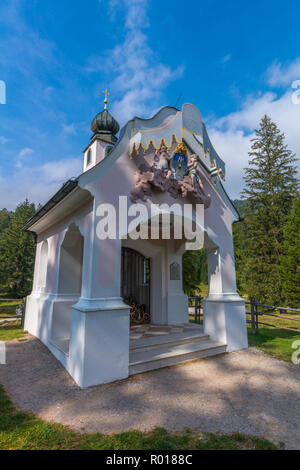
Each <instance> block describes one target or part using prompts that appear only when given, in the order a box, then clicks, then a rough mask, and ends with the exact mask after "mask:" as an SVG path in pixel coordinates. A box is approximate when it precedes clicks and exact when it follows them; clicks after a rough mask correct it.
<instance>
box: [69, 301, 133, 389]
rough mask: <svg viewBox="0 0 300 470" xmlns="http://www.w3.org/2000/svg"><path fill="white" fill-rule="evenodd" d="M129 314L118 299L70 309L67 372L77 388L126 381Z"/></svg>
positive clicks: (81, 304) (76, 305) (124, 305)
mask: <svg viewBox="0 0 300 470" xmlns="http://www.w3.org/2000/svg"><path fill="white" fill-rule="evenodd" d="M129 312H130V307H129V306H128V305H126V304H124V302H123V300H122V299H121V298H119V297H118V298H102V299H79V301H78V302H77V304H75V305H74V306H73V308H72V312H71V336H70V354H69V368H68V371H69V373H70V374H71V375H72V377H73V378H74V380H75V381H76V382H77V384H78V385H79V386H80V387H82V388H85V387H89V386H92V385H99V384H103V383H107V382H113V381H115V380H120V379H124V378H126V377H128V365H129Z"/></svg>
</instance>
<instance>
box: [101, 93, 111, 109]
mask: <svg viewBox="0 0 300 470" xmlns="http://www.w3.org/2000/svg"><path fill="white" fill-rule="evenodd" d="M102 93H104V94H105V99H104V109H107V103H108V99H107V97H108V95H110V93H108V91H107V88H105V91H103V92H102Z"/></svg>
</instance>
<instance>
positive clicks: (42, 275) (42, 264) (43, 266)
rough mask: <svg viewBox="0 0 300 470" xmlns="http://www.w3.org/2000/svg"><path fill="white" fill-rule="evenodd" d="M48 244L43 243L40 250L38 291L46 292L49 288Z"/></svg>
mask: <svg viewBox="0 0 300 470" xmlns="http://www.w3.org/2000/svg"><path fill="white" fill-rule="evenodd" d="M47 266H48V242H47V241H43V242H42V244H41V250H40V259H39V270H38V285H37V287H38V290H39V291H45V290H46V286H47Z"/></svg>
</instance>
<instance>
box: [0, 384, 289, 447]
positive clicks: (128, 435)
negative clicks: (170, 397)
mask: <svg viewBox="0 0 300 470" xmlns="http://www.w3.org/2000/svg"><path fill="white" fill-rule="evenodd" d="M282 447H283V446H281V448H282ZM13 449H15V450H16V449H50V450H51V449H58V450H63V449H78V450H79V449H91V450H93V449H94V450H96V449H97V450H127V449H128V450H143V449H149V450H176V449H178V450H184V449H187V450H192V449H199V450H205V449H211V450H212V449H233V450H239V449H259V450H260V449H264V450H276V449H278V447H276V446H275V445H274V444H272V443H271V442H270V441H268V440H266V439H260V438H257V437H253V436H246V435H243V434H237V433H236V434H232V435H228V436H219V435H216V434H212V433H207V434H205V435H204V436H202V437H201V438H200V439H199V436H198V435H197V434H196V433H195V432H192V431H188V430H187V431H184V432H182V433H169V432H167V431H166V430H164V429H162V428H156V429H154V430H153V431H151V432H147V433H142V432H140V431H130V432H123V433H120V434H113V435H109V436H108V435H104V434H99V433H96V434H80V433H77V432H75V431H72V430H70V429H69V428H67V427H65V426H62V425H60V424H52V423H46V422H44V421H42V420H41V419H38V418H36V417H35V416H33V415H31V414H27V413H21V412H19V411H17V410H16V409H15V408H14V406H13V405H12V403H11V401H10V399H9V398H8V396H7V394H6V393H5V392H4V389H3V387H1V386H0V450H13Z"/></svg>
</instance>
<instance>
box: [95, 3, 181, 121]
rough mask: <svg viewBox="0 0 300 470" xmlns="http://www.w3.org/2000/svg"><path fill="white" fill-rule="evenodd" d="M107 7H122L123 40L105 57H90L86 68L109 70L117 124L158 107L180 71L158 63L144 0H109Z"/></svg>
mask: <svg viewBox="0 0 300 470" xmlns="http://www.w3.org/2000/svg"><path fill="white" fill-rule="evenodd" d="M110 7H111V9H116V8H123V9H124V8H125V32H126V35H125V39H124V41H123V42H122V43H120V44H117V45H116V47H115V48H114V49H113V50H111V51H108V53H107V54H106V59H105V57H91V58H90V59H89V65H88V67H87V70H89V71H90V72H96V71H102V72H103V71H104V70H106V71H107V70H109V71H111V73H114V75H115V78H114V79H113V81H112V83H111V85H110V87H111V91H112V93H113V94H114V95H115V96H116V95H119V96H121V98H120V99H119V100H116V99H114V101H113V104H112V113H113V114H114V113H115V115H116V116H117V117H118V120H119V121H120V122H121V124H122V125H123V124H125V123H126V121H128V120H129V119H131V118H133V117H134V116H136V115H137V116H141V117H148V116H150V115H152V113H153V112H154V110H156V109H157V108H158V107H160V105H161V103H160V100H161V98H162V91H163V90H164V88H165V87H166V86H167V85H168V83H170V82H171V81H172V80H175V79H177V78H178V77H180V76H181V75H182V73H183V69H182V68H181V67H179V68H178V69H176V70H173V69H172V68H171V67H169V66H168V65H165V64H164V63H162V62H160V61H159V60H158V58H157V57H156V54H155V53H154V51H153V50H152V49H151V48H150V46H149V44H148V37H147V35H146V34H145V33H144V29H145V28H146V27H147V26H148V18H147V7H148V1H147V0H125V1H122V2H121V0H117V1H116V0H112V1H111V2H110Z"/></svg>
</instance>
